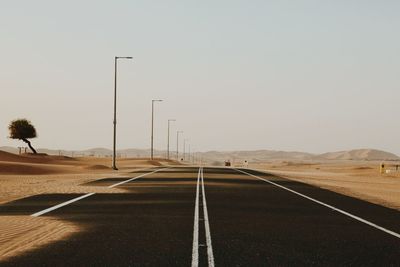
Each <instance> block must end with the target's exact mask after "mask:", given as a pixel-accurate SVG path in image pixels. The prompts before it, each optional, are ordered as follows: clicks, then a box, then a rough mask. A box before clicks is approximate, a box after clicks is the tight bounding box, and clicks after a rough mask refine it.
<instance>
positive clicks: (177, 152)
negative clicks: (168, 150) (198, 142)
mask: <svg viewBox="0 0 400 267" xmlns="http://www.w3.org/2000/svg"><path fill="white" fill-rule="evenodd" d="M181 133H183V131H176V160H177V161H179V134H181Z"/></svg>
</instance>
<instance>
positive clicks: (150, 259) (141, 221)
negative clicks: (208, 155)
mask: <svg viewBox="0 0 400 267" xmlns="http://www.w3.org/2000/svg"><path fill="white" fill-rule="evenodd" d="M90 184H91V185H96V186H104V187H110V188H112V187H118V188H120V189H124V190H125V191H126V192H125V193H114V194H100V193H96V194H87V195H85V194H49V195H37V196H32V197H29V198H25V199H20V200H17V201H14V202H10V203H7V204H4V205H1V206H0V216H4V215H30V216H37V217H39V216H50V217H53V218H57V219H61V220H65V221H68V222H72V223H74V224H76V225H78V226H81V227H82V229H83V230H82V231H81V232H78V233H76V234H73V235H72V236H71V237H69V238H68V239H66V240H61V241H57V242H55V243H52V244H49V245H47V246H45V247H42V248H38V249H36V250H32V251H30V252H27V253H25V254H22V255H20V256H17V257H14V258H11V259H9V260H8V261H5V262H0V266H400V235H399V233H400V212H399V211H396V210H393V209H388V208H385V207H382V206H378V205H374V204H371V203H368V202H365V201H361V200H358V199H355V198H351V197H347V196H344V195H340V194H337V193H334V192H331V191H328V190H323V189H320V188H317V187H313V186H310V185H306V184H302V183H299V182H295V181H291V180H287V179H283V178H280V177H276V176H274V175H270V174H266V173H262V172H258V171H254V170H245V169H243V170H242V169H233V168H210V167H204V168H203V167H171V168H157V169H152V170H148V171H141V172H134V173H131V174H130V175H129V176H127V177H125V178H108V179H100V180H97V181H95V182H92V183H90ZM90 184H89V185H90Z"/></svg>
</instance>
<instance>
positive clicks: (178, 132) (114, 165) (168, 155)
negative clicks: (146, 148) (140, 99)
mask: <svg viewBox="0 0 400 267" xmlns="http://www.w3.org/2000/svg"><path fill="white" fill-rule="evenodd" d="M119 59H133V58H132V57H114V119H113V125H114V127H113V154H112V168H113V169H114V170H118V168H117V166H116V157H117V71H118V60H119ZM162 101H163V100H161V99H153V100H151V152H150V153H151V159H152V160H153V159H154V103H155V102H162ZM174 121H176V120H175V119H169V120H168V140H167V159H170V123H171V122H174ZM181 133H183V131H177V132H176V159H177V160H178V161H179V135H180V134H181ZM187 140H188V139H185V140H184V146H183V159H184V160H185V154H186V151H185V146H186V141H187ZM189 154H190V152H189Z"/></svg>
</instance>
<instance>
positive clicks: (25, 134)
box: [8, 119, 37, 154]
mask: <svg viewBox="0 0 400 267" xmlns="http://www.w3.org/2000/svg"><path fill="white" fill-rule="evenodd" d="M8 130H9V131H10V138H11V139H19V140H22V141H24V142H25V143H27V144H28V146H29V148H30V149H31V150H32V152H33V153H34V154H37V152H36V150H35V149H34V148H33V147H32V145H31V142H30V141H29V140H28V139H30V138H35V137H37V134H36V129H35V127H34V126H33V125H32V124H31V122H30V121H28V120H27V119H18V120H13V121H12V122H10V125H9V126H8Z"/></svg>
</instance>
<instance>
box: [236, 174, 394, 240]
mask: <svg viewBox="0 0 400 267" xmlns="http://www.w3.org/2000/svg"><path fill="white" fill-rule="evenodd" d="M235 170H236V171H238V172H241V173H244V174H247V175H249V176H252V177H254V178H257V179H259V180H262V181H264V182H267V183H270V184H272V185H275V186H277V187H279V188H281V189H284V190H286V191H289V192H291V193H293V194H296V195H298V196H301V197H303V198H306V199H308V200H311V201H313V202H315V203H318V204H320V205H322V206H325V207H327V208H330V209H332V210H334V211H337V212H339V213H341V214H343V215H346V216H348V217H350V218H353V219H355V220H357V221H359V222H362V223H365V224H367V225H369V226H372V227H374V228H376V229H378V230H381V231H383V232H385V233H387V234H390V235H392V236H394V237H397V238H400V234H399V233H396V232H393V231H391V230H389V229H386V228H384V227H382V226H379V225H377V224H375V223H372V222H370V221H367V220H365V219H363V218H361V217H358V216H356V215H353V214H351V213H348V212H346V211H344V210H341V209H339V208H336V207H334V206H331V205H329V204H326V203H324V202H322V201H319V200H316V199H314V198H312V197H309V196H306V195H303V194H302V193H299V192H297V191H294V190H292V189H290V188H287V187H285V186H283V185H280V184H277V183H274V182H272V181H270V180H267V179H264V178H261V177H258V176H256V175H253V174H251V173H248V172H245V171H242V170H238V169H235Z"/></svg>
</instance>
